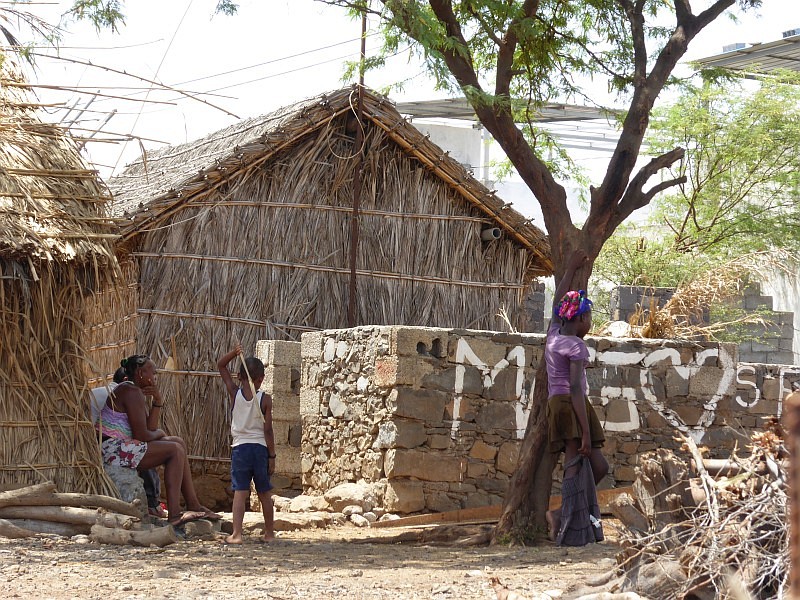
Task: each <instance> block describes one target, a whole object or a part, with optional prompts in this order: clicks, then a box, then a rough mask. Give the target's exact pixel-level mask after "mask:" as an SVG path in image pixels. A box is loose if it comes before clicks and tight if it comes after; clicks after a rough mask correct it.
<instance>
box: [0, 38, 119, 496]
mask: <svg viewBox="0 0 800 600" xmlns="http://www.w3.org/2000/svg"><path fill="white" fill-rule="evenodd" d="M0 80H1V81H0V83H1V84H2V85H0V488H10V487H18V486H21V485H26V484H31V483H40V482H42V481H47V480H52V481H54V482H55V483H56V485H57V486H58V489H59V490H61V491H76V492H103V493H110V492H112V487H111V484H110V482H109V481H108V479H107V478H106V477H105V474H104V472H103V470H102V468H101V466H100V465H101V462H100V449H99V444H98V443H97V438H96V435H95V431H94V428H93V427H92V424H91V422H90V420H89V418H88V393H87V382H86V372H87V363H86V355H85V351H84V348H83V347H82V344H81V341H82V333H83V329H84V322H83V319H82V316H83V302H84V298H85V296H87V295H88V294H90V293H91V291H92V290H94V289H98V288H99V287H100V286H101V285H108V284H109V282H110V279H111V277H112V275H113V273H114V272H115V267H116V259H115V256H114V250H113V247H112V243H113V241H114V239H115V238H116V237H117V235H116V231H117V227H116V225H115V224H114V223H113V221H111V220H110V219H109V218H108V217H107V216H106V214H105V204H106V202H107V201H108V199H109V196H108V195H107V194H106V193H105V188H104V186H102V184H101V183H100V181H99V180H98V178H97V173H96V172H94V171H92V170H89V169H88V168H87V167H86V165H85V164H84V162H83V161H82V159H81V157H80V154H79V153H78V150H77V148H76V145H75V143H74V141H73V140H72V139H71V138H70V137H69V136H67V135H66V134H65V132H64V131H62V130H61V129H60V128H59V127H57V126H53V125H48V124H45V123H42V122H41V121H40V120H39V119H38V117H37V115H36V108H37V106H36V104H35V101H34V102H32V100H34V99H33V98H32V97H31V98H29V97H28V95H27V84H26V83H25V82H24V81H23V79H22V78H21V76H20V75H19V74H18V72H17V70H16V69H15V68H14V66H13V65H12V64H11V59H9V58H7V57H6V56H4V55H3V54H2V53H0Z"/></svg>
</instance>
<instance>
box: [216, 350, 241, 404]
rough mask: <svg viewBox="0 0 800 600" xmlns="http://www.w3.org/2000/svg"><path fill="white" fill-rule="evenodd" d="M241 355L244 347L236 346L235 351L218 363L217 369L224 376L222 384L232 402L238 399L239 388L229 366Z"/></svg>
mask: <svg viewBox="0 0 800 600" xmlns="http://www.w3.org/2000/svg"><path fill="white" fill-rule="evenodd" d="M240 354H242V345H241V344H236V346H235V347H234V348H233V350H231V351H230V352H228V353H227V354H225V355H224V356H221V357H220V359H219V360H218V361H217V369H219V374H220V375H222V382H223V383H224V384H225V389H226V390H228V397H229V398H230V400H231V402H233V401H234V399H235V398H236V392H237V391H238V390H239V386H238V385H236V382H235V381H234V380H233V376H232V375H231V372H230V370H228V364H230V362H231V361H232V360H233V359H234V358H236V357H237V356H239V355H240Z"/></svg>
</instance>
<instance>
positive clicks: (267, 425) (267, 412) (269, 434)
mask: <svg viewBox="0 0 800 600" xmlns="http://www.w3.org/2000/svg"><path fill="white" fill-rule="evenodd" d="M261 412H262V413H264V440H266V442H267V450H268V451H269V474H270V475H272V474H273V473H274V472H275V456H276V454H275V434H274V432H273V431H272V396H270V395H269V394H268V393H266V392H264V394H262V396H261Z"/></svg>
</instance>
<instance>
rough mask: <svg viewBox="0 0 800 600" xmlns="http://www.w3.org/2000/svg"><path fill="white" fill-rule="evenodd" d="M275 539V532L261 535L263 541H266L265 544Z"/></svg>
mask: <svg viewBox="0 0 800 600" xmlns="http://www.w3.org/2000/svg"><path fill="white" fill-rule="evenodd" d="M274 540H275V534H274V533H265V534H264V535H262V536H261V541H262V542H264V543H265V544H269V543H270V542H272V541H274Z"/></svg>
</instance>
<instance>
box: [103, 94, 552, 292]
mask: <svg viewBox="0 0 800 600" xmlns="http://www.w3.org/2000/svg"><path fill="white" fill-rule="evenodd" d="M354 102H355V93H354V90H352V89H343V90H338V91H335V92H331V93H328V94H323V95H322V96H319V97H316V98H311V99H308V100H305V101H303V102H299V103H297V104H294V105H291V106H288V107H285V108H282V109H280V110H278V111H276V112H274V113H271V114H269V115H265V116H260V117H254V118H251V119H247V120H244V121H241V122H239V123H236V124H235V125H231V126H230V127H227V128H225V129H222V130H220V131H216V132H214V133H212V134H210V135H208V136H206V137H204V138H202V139H200V140H196V141H194V142H190V143H187V144H182V145H180V146H174V147H169V148H164V149H162V150H159V151H157V152H153V153H149V154H148V155H147V157H146V158H145V159H143V160H140V161H138V162H135V163H134V164H132V165H131V166H129V167H128V168H127V169H126V170H125V172H124V173H122V174H121V175H120V176H119V177H115V178H113V179H112V180H111V181H109V186H110V187H111V189H112V191H113V193H114V204H113V211H114V214H115V215H118V216H126V217H129V218H130V219H131V220H130V222H129V223H128V224H127V225H126V226H124V227H123V239H129V238H131V237H133V236H135V235H137V234H138V233H140V232H141V231H143V230H146V229H150V228H152V227H154V226H157V224H158V223H160V222H161V221H163V220H164V219H166V218H167V217H168V216H169V215H171V214H173V213H175V212H176V211H177V210H179V209H180V208H181V207H182V206H184V205H185V204H186V203H188V202H190V201H191V200H192V198H194V197H196V196H198V195H200V194H202V193H204V192H207V191H208V190H210V189H212V188H214V187H215V186H218V185H220V184H221V183H222V182H224V181H225V180H226V179H228V178H229V177H230V176H231V175H232V174H233V173H238V172H241V171H243V170H244V169H246V168H248V167H250V166H252V165H254V164H255V163H263V162H265V161H267V160H269V159H270V157H272V156H274V155H275V154H276V153H278V152H280V151H282V150H284V149H286V148H289V147H291V146H292V145H293V144H295V143H297V141H298V140H299V139H300V138H302V137H303V136H305V135H307V134H309V133H310V132H312V131H314V130H317V129H320V128H323V127H326V126H328V125H329V124H330V123H331V122H332V121H333V120H334V119H335V118H336V117H338V116H341V115H344V114H347V113H350V112H352V111H353V110H354ZM363 115H364V119H365V120H366V121H367V122H369V123H372V124H374V125H375V126H377V127H378V128H380V129H382V130H384V131H385V132H386V133H387V134H388V136H389V138H391V139H392V140H393V141H394V142H395V143H396V144H398V145H399V146H400V147H401V148H403V149H404V151H405V152H406V153H407V154H408V155H410V156H412V157H414V158H415V159H417V160H418V161H420V162H421V163H422V164H424V165H426V166H427V167H428V168H429V169H430V170H431V171H432V172H434V173H435V174H436V175H437V176H438V177H440V178H441V179H442V180H444V181H446V182H447V183H448V185H450V186H452V188H454V189H455V190H456V191H457V192H458V193H459V194H460V195H461V196H462V197H464V198H465V199H466V200H467V201H468V202H469V203H470V204H472V205H474V206H476V207H478V208H479V209H480V210H481V211H482V212H483V213H485V215H486V216H487V217H488V218H489V219H490V220H491V221H494V222H495V223H496V224H497V226H498V227H500V228H501V229H502V230H503V231H504V232H505V234H506V235H508V236H509V237H511V238H512V239H514V240H515V241H516V242H518V243H519V244H520V245H521V246H523V247H524V248H526V249H527V250H528V251H529V252H531V253H532V254H533V255H534V257H535V260H534V261H533V263H532V264H533V266H532V268H533V272H532V273H531V275H532V276H543V275H550V274H552V269H553V266H552V262H551V259H550V247H549V243H548V241H547V237H546V235H545V233H544V232H542V231H541V230H540V229H539V228H537V227H535V226H534V225H532V224H531V222H530V220H529V219H526V218H525V217H524V216H523V215H522V214H520V213H519V212H517V211H516V210H514V209H513V208H511V206H510V205H508V204H506V203H505V202H503V201H502V200H501V199H500V198H498V197H497V196H496V195H495V194H494V193H493V192H492V191H490V190H488V189H487V188H486V187H485V186H484V185H483V184H481V183H480V182H479V181H478V180H476V179H475V178H474V177H472V176H471V174H470V173H468V172H467V171H466V169H464V167H463V166H462V165H461V164H460V163H459V162H458V161H456V160H455V159H453V158H452V157H450V156H449V155H448V154H447V153H446V152H444V151H443V150H442V149H441V148H439V147H438V146H437V145H436V144H434V143H433V142H431V141H430V139H428V138H427V137H426V136H425V135H423V134H422V133H421V132H420V131H419V130H418V129H416V128H415V127H414V126H413V125H411V124H410V123H408V122H407V121H406V120H405V119H404V118H403V117H402V116H401V115H400V113H398V112H397V110H396V109H395V108H394V105H393V104H392V103H391V102H390V101H389V100H387V99H386V98H384V97H381V96H378V95H377V94H375V93H373V92H370V91H369V90H365V91H364V105H363Z"/></svg>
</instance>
